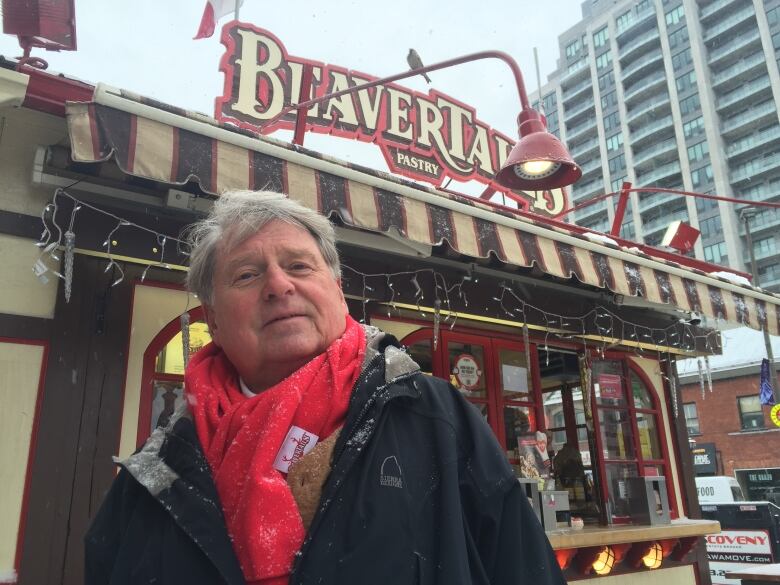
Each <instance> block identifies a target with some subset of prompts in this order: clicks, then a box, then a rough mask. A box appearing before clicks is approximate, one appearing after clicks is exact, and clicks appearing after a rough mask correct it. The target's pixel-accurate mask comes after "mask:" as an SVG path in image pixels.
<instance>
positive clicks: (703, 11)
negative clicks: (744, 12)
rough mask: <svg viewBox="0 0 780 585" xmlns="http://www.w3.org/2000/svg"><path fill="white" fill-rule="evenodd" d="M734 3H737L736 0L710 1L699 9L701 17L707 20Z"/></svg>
mask: <svg viewBox="0 0 780 585" xmlns="http://www.w3.org/2000/svg"><path fill="white" fill-rule="evenodd" d="M733 4H736V2H735V0H715V1H714V2H710V3H709V4H707V5H706V6H702V7H701V8H700V9H699V19H700V20H702V21H705V20H707V19H708V18H710V17H711V16H715V15H716V14H718V13H719V12H720V11H721V10H723V9H724V8H726V7H727V6H731V5H733Z"/></svg>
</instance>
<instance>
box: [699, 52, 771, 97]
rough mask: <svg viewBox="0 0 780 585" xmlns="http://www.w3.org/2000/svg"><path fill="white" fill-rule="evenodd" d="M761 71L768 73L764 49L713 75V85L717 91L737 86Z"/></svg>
mask: <svg viewBox="0 0 780 585" xmlns="http://www.w3.org/2000/svg"><path fill="white" fill-rule="evenodd" d="M759 72H763V73H766V57H765V56H764V53H763V51H759V52H757V53H754V54H753V55H751V56H750V57H747V58H746V59H742V60H741V61H737V62H736V63H734V64H733V65H730V66H729V67H726V68H725V69H724V70H722V71H719V72H718V73H717V74H715V75H713V76H712V87H714V88H715V89H716V91H723V90H728V89H730V88H734V87H737V86H738V85H739V84H740V83H741V82H742V81H744V80H745V79H749V78H752V77H755V76H756V74H758V73H759Z"/></svg>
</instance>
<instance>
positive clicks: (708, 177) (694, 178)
mask: <svg viewBox="0 0 780 585" xmlns="http://www.w3.org/2000/svg"><path fill="white" fill-rule="evenodd" d="M691 183H692V184H693V186H694V187H701V186H702V185H706V184H708V183H712V165H707V166H704V167H702V168H700V169H696V170H694V171H691ZM699 201H708V202H713V203H715V204H716V205H717V201H714V200H712V199H702V198H701V197H699V198H698V199H697V200H696V209H697V210H698V209H699Z"/></svg>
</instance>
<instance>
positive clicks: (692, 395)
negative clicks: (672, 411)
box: [678, 329, 780, 500]
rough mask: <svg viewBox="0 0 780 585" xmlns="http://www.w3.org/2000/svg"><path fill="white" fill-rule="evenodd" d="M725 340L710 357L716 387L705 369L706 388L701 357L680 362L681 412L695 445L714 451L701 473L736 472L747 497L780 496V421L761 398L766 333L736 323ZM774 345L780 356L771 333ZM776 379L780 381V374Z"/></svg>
mask: <svg viewBox="0 0 780 585" xmlns="http://www.w3.org/2000/svg"><path fill="white" fill-rule="evenodd" d="M723 340H724V350H723V355H721V356H715V357H713V358H710V367H711V377H712V392H710V391H709V388H708V385H707V383H706V375H705V384H704V386H705V390H704V393H702V390H701V385H700V383H699V373H698V365H697V363H696V360H685V361H682V362H680V363H679V365H678V372H679V375H680V382H681V383H682V388H681V393H682V401H683V404H682V405H681V409H680V413H681V414H683V413H684V415H685V419H686V425H687V427H688V435H689V437H690V440H691V441H692V445H693V441H695V446H696V447H697V448H704V449H706V450H708V451H709V452H710V453H711V452H712V451H714V458H713V459H714V460H713V461H712V467H710V468H709V469H706V468H704V469H703V471H700V472H699V474H701V475H730V476H734V477H736V478H737V480H738V481H739V482H740V484H741V485H742V489H743V491H744V492H745V497H746V498H748V499H765V498H769V499H772V500H774V499H775V497H774V494H777V497H778V498H780V427H777V426H775V425H774V424H773V423H772V421H771V419H770V416H769V413H770V410H771V407H770V406H762V405H761V404H760V402H759V400H758V391H759V381H760V367H761V359H762V358H764V357H765V356H766V350H765V348H764V341H763V336H762V335H761V334H760V333H758V332H756V331H747V330H744V329H736V330H731V331H726V332H724V333H723ZM772 346H773V352H774V355H775V356H780V338H776V337H774V338H772ZM702 362H703V360H702ZM776 380H777V382H776V384H778V385H779V386H778V387H780V376H778V375H776ZM748 470H749V471H748Z"/></svg>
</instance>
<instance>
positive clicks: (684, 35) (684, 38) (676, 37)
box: [669, 26, 688, 49]
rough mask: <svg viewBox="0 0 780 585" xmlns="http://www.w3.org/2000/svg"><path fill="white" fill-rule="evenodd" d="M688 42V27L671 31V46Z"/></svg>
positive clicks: (671, 47)
mask: <svg viewBox="0 0 780 585" xmlns="http://www.w3.org/2000/svg"><path fill="white" fill-rule="evenodd" d="M687 42H688V27H687V26H684V27H682V28H679V29H677V30H676V31H674V32H673V33H669V48H670V49H674V48H675V47H676V46H677V45H682V44H685V43H687Z"/></svg>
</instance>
